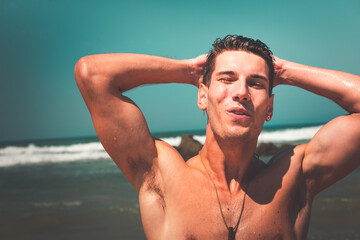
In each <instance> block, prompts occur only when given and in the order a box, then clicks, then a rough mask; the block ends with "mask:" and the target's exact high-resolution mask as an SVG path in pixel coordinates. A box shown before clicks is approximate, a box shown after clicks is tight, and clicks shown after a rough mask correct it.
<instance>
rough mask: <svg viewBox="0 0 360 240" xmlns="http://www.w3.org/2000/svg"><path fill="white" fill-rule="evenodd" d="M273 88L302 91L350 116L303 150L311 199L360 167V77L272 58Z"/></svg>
mask: <svg viewBox="0 0 360 240" xmlns="http://www.w3.org/2000/svg"><path fill="white" fill-rule="evenodd" d="M275 72H276V80H275V84H287V85H293V86H297V87H301V88H303V89H306V90H308V91H311V92H313V93H315V94H318V95H321V96H323V97H326V98H328V99H331V100H333V101H334V102H336V103H337V104H338V105H340V106H341V107H342V108H344V109H345V110H346V111H348V112H349V115H346V116H341V117H338V118H335V119H334V120H332V121H330V122H329V123H327V124H326V125H325V126H324V127H322V128H321V129H320V130H319V132H318V133H317V134H316V135H315V136H314V138H313V139H312V140H311V141H310V142H309V143H308V144H306V145H304V146H300V147H301V148H302V149H303V150H304V160H303V173H304V177H305V181H306V186H307V190H308V191H309V193H310V194H311V195H312V196H315V195H316V194H317V193H319V192H320V191H322V190H323V189H325V188H327V187H328V186H330V185H332V184H333V183H335V182H336V181H338V180H339V179H341V178H343V177H344V176H346V175H347V174H349V173H350V172H351V171H353V170H354V169H355V168H357V167H358V166H359V165H360V77H359V76H356V75H353V74H349V73H344V72H339V71H334V70H327V69H321V68H315V67H310V66H305V65H301V64H297V63H293V62H289V61H285V60H282V59H279V58H275Z"/></svg>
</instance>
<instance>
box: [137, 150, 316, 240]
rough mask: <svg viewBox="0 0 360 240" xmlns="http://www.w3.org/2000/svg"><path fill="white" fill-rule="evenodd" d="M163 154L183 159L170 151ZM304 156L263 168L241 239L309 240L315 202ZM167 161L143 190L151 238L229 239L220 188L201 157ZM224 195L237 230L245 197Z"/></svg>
mask: <svg viewBox="0 0 360 240" xmlns="http://www.w3.org/2000/svg"><path fill="white" fill-rule="evenodd" d="M159 156H160V157H161V158H160V159H164V158H163V157H164V156H168V157H171V158H179V156H180V155H178V154H177V153H175V152H173V151H172V150H165V151H160V155H159ZM302 158H303V156H302V149H301V146H300V147H297V148H295V149H290V150H288V151H286V152H284V153H282V154H279V155H278V156H275V157H274V159H273V160H271V163H269V165H265V164H263V165H262V166H261V165H259V169H258V171H257V173H256V175H255V176H254V177H253V178H252V179H251V181H250V183H249V185H248V189H247V191H246V192H247V195H246V196H245V205H244V211H243V214H242V217H241V220H240V224H239V227H238V231H237V233H236V239H306V234H307V230H308V223H309V218H310V208H311V199H309V197H308V196H307V194H306V187H305V183H304V181H303V177H302V175H301V164H302ZM180 160H181V158H180ZM162 161H163V160H160V161H159V162H158V169H159V172H158V173H156V174H155V173H154V174H153V176H152V177H150V179H152V180H151V181H149V182H148V183H149V184H147V183H146V184H144V186H143V187H142V188H141V190H140V192H139V201H140V210H141V216H142V222H143V226H144V231H145V234H146V236H147V238H148V239H179V240H180V239H184V240H190V239H228V230H227V229H226V227H225V224H224V221H223V219H222V217H221V213H220V210H219V205H218V201H217V197H216V193H215V190H214V187H213V185H212V183H211V182H210V180H209V177H208V176H207V175H206V173H204V171H201V165H199V161H200V160H199V156H196V157H194V158H193V159H191V160H189V161H188V162H186V163H184V161H183V160H181V161H182V162H181V161H177V160H176V161H171V162H170V161H166V160H165V159H164V162H162ZM172 163H174V166H172V165H170V164H172ZM218 192H219V198H220V202H221V206H222V209H223V212H224V216H225V219H226V222H227V224H228V225H229V226H235V224H236V222H237V220H238V217H239V215H240V213H241V207H242V201H243V199H244V194H243V192H239V193H238V194H233V195H232V194H230V193H229V191H226V190H225V189H218Z"/></svg>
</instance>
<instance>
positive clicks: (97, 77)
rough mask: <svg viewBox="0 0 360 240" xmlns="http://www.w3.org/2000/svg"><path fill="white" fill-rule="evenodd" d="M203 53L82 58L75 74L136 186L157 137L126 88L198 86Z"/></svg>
mask: <svg viewBox="0 0 360 240" xmlns="http://www.w3.org/2000/svg"><path fill="white" fill-rule="evenodd" d="M201 72H202V57H198V58H196V59H191V60H175V59H168V58H162V57H156V56H148V55H140V54H102V55H93V56H87V57H83V58H81V59H80V60H79V61H78V62H77V64H76V66H75V79H76V82H77V85H78V87H79V90H80V92H81V94H82V96H83V98H84V100H85V103H86V105H87V107H88V109H89V111H90V114H91V117H92V120H93V123H94V127H95V131H96V133H97V135H98V137H99V139H100V141H101V143H102V145H103V146H104V148H105V150H106V151H107V152H108V153H109V155H110V157H111V158H112V159H113V160H114V162H115V163H116V164H117V166H118V167H119V168H120V169H121V171H122V172H123V174H124V175H125V176H126V178H127V179H128V180H129V181H130V183H131V184H132V185H133V186H134V187H135V189H136V190H137V191H138V190H139V188H140V186H141V184H142V182H143V180H144V179H143V178H144V175H146V172H148V171H150V170H151V169H152V168H153V163H154V160H156V158H157V149H156V146H155V141H154V139H153V138H152V136H151V135H150V132H149V129H148V126H147V124H146V121H145V118H144V116H143V114H142V113H141V111H140V109H139V108H138V107H137V106H136V104H135V103H134V102H133V101H132V100H131V99H129V98H128V97H125V96H124V95H123V92H125V91H127V90H130V89H132V88H135V87H138V86H140V85H143V84H155V83H188V84H193V85H198V81H199V76H200V75H201Z"/></svg>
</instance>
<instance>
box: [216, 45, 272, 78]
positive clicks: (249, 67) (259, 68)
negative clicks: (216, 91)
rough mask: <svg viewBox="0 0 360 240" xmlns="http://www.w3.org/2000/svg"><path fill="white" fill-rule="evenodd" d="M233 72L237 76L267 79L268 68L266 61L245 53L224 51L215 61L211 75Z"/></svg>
mask: <svg viewBox="0 0 360 240" xmlns="http://www.w3.org/2000/svg"><path fill="white" fill-rule="evenodd" d="M223 71H233V72H235V73H237V74H259V75H263V76H265V77H267V78H268V76H269V67H268V66H267V64H266V61H265V60H264V59H263V58H262V57H260V56H258V55H255V54H253V53H251V52H247V51H224V52H222V53H220V54H219V55H218V56H217V57H216V59H215V66H214V71H213V74H216V73H218V72H223Z"/></svg>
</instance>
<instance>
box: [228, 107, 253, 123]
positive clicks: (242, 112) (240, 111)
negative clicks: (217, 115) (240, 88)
mask: <svg viewBox="0 0 360 240" xmlns="http://www.w3.org/2000/svg"><path fill="white" fill-rule="evenodd" d="M226 112H227V114H228V115H230V117H232V118H235V119H237V120H245V119H249V118H250V117H251V114H250V113H249V112H248V111H247V110H246V109H244V108H237V107H236V108H230V109H229V110H227V111H226Z"/></svg>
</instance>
